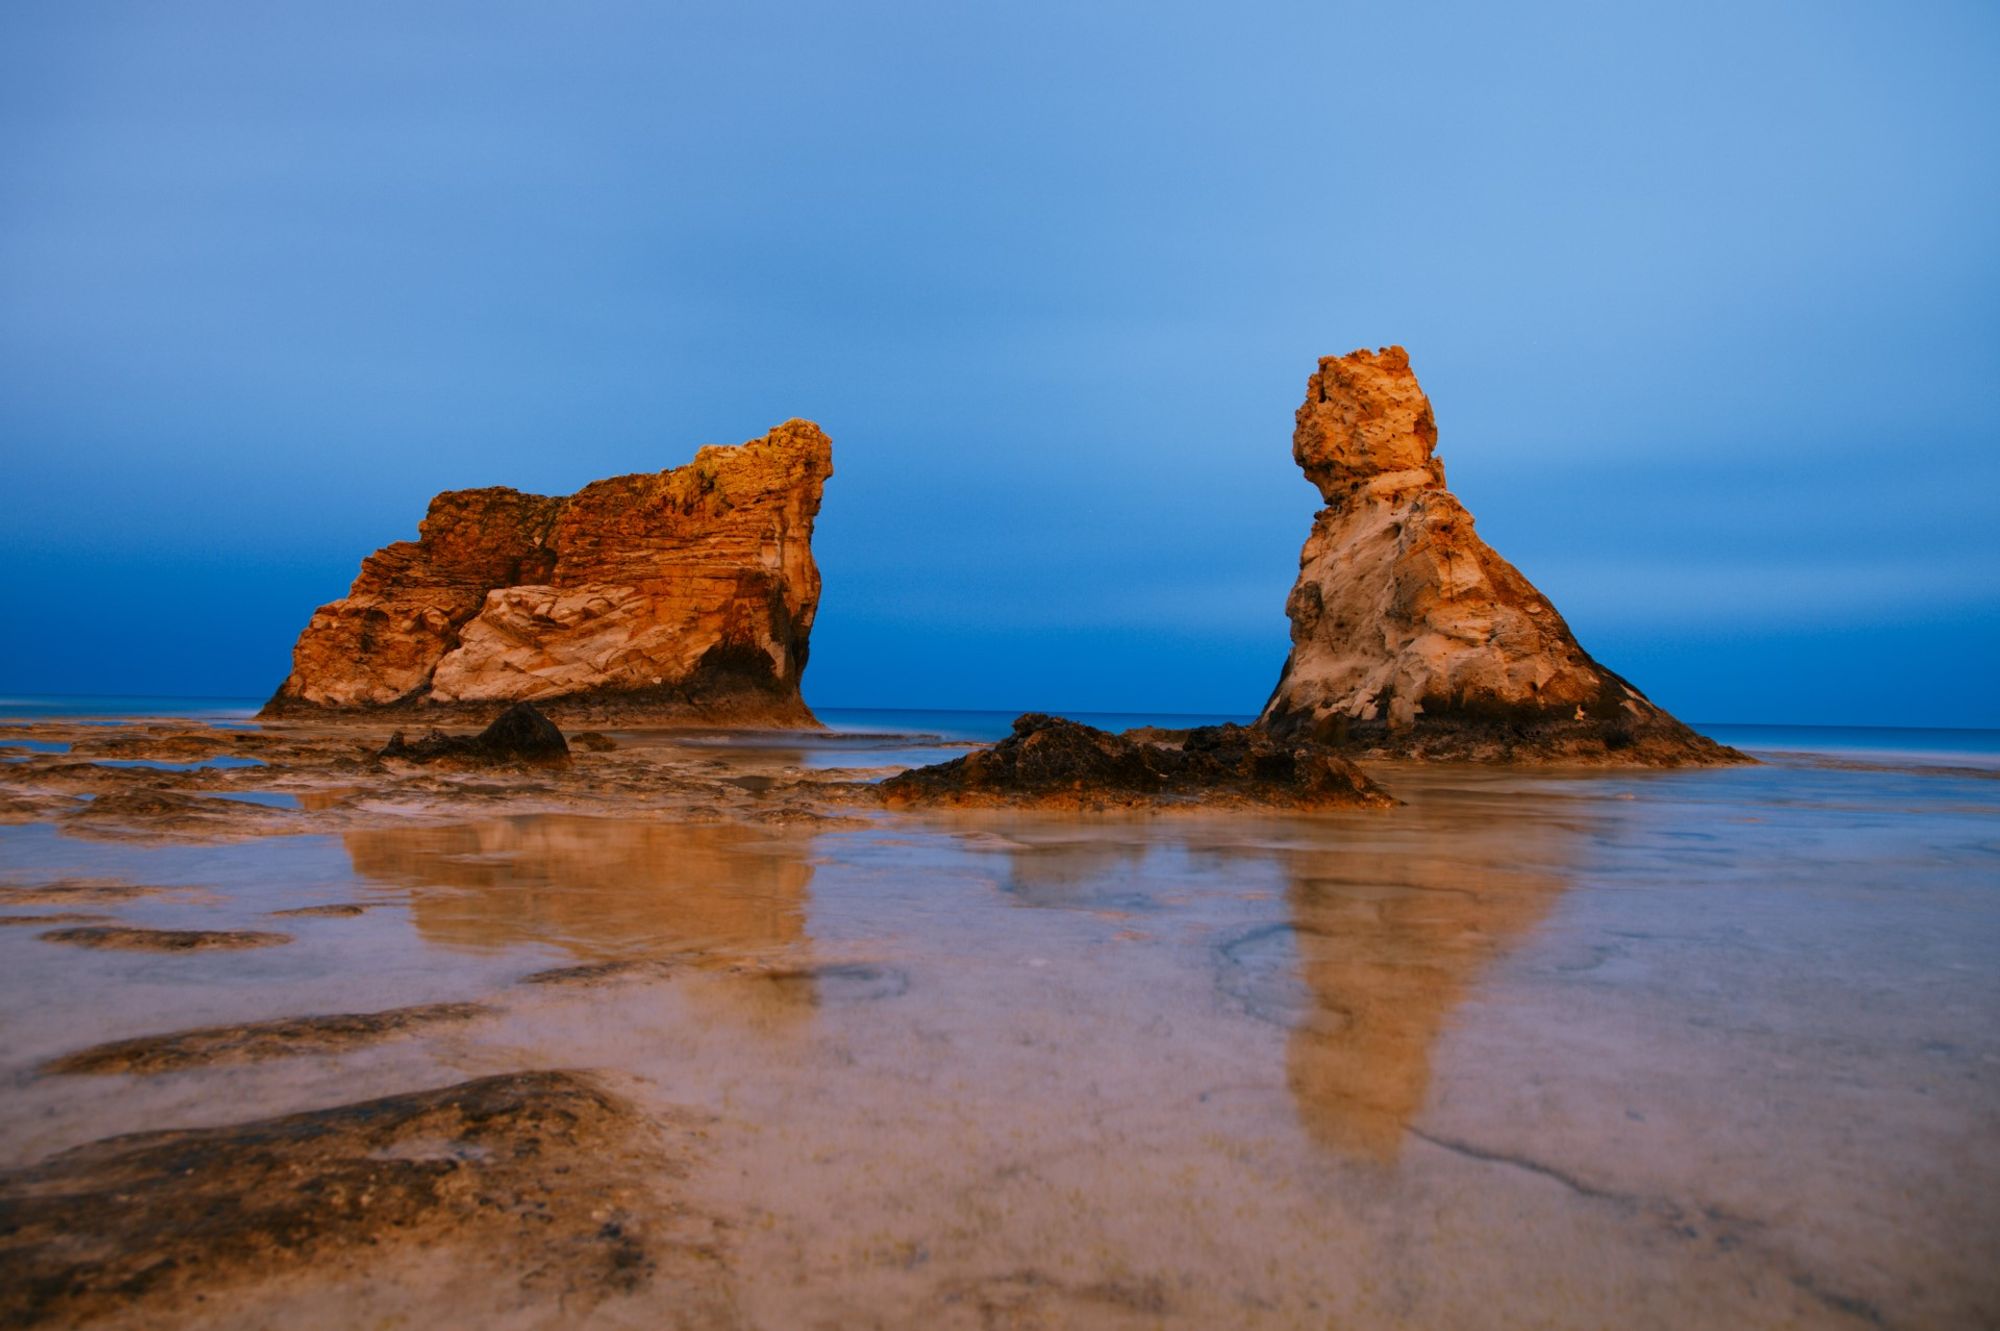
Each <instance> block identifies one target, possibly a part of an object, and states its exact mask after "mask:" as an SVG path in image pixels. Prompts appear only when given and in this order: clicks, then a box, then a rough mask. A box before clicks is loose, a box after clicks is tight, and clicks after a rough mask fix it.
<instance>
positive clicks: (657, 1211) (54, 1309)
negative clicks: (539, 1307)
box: [0, 1072, 726, 1327]
mask: <svg viewBox="0 0 2000 1331" xmlns="http://www.w3.org/2000/svg"><path fill="white" fill-rule="evenodd" d="M662 1155H663V1151H662V1148H661V1146H660V1145H658V1144H657V1143H656V1141H655V1139H654V1135H653V1134H652V1133H651V1132H650V1131H648V1129H647V1127H646V1124H645V1121H644V1119H643V1118H642V1116H640V1115H639V1114H637V1113H636V1112H635V1111H634V1110H632V1109H631V1108H630V1107H629V1106H627V1105H626V1104H624V1103H623V1102H622V1101H620V1100H618V1099H615V1098H614V1097H612V1096H610V1095H607V1094H606V1093H604V1092H603V1091H601V1090H599V1089H597V1088H596V1087H595V1086H592V1085H591V1084H590V1083H588V1082H586V1081H584V1080H582V1079H581V1078H579V1077H576V1076H574V1075H572V1074H570V1073H565V1072H524V1073H515V1074H511V1075H505V1076H498V1077H485V1078H481V1079H480V1080H477V1081H469V1082H465V1083H463V1084H461V1085H457V1086H450V1087H446V1088H444V1089H442V1090H434V1091H420V1092H417V1093H414V1094H409V1095H394V1096H389V1097H387V1098H385V1099H380V1100H370V1101H366V1102H363V1103H358V1104H350V1105H341V1106H337V1107H335V1108H331V1109H320V1110H314V1111H312V1112H309V1113H303V1114H292V1115H289V1116H287V1117H284V1118H273V1119H264V1120H261V1121H258V1122H253V1123H242V1124H237V1125H234V1126H230V1127H221V1128H200V1129H191V1130H185V1131H168V1132H145V1133H137V1134H134V1135H132V1136H126V1137H113V1138H109V1139H107V1140H105V1141H100V1142H93V1143H91V1144H90V1145H87V1146H80V1147H77V1148H76V1149H74V1150H70V1151H64V1152H62V1153H61V1154H59V1155H56V1156H53V1157H51V1158H50V1159H48V1160H45V1161H43V1162H42V1163H41V1164H38V1165H35V1166H32V1167H30V1168H27V1169H20V1170H13V1171H10V1172H7V1173H5V1174H0V1326H12V1327H30V1326H74V1325H77V1324H79V1323H82V1322H86V1321H91V1320H94V1319H97V1318H102V1317H107V1316H118V1317H122V1318H124V1319H126V1320H127V1322H128V1323H129V1324H134V1325H148V1326H158V1325H163V1324H173V1323H176V1322H181V1323H186V1322H193V1323H202V1322H204V1321H206V1320H208V1319H210V1318H212V1317H213V1315H214V1311H215V1309H214V1305H213V1303H212V1302H208V1303H207V1306H204V1303H205V1301H210V1300H213V1298H214V1297H215V1296H216V1295H218V1294H220V1293H222V1292H224V1291H231V1292H233V1293H237V1294H238V1295H239V1298H240V1296H245V1295H247V1296H253V1297H254V1296H256V1295H258V1294H261V1293H268V1294H270V1295H271V1296H272V1298H273V1299H275V1300H276V1302H275V1305H274V1306H267V1307H266V1308H265V1309H264V1311H265V1312H266V1313H268V1316H266V1317H262V1318H260V1317H258V1316H256V1315H255V1314H254V1313H251V1314H249V1315H244V1316H242V1317H241V1318H240V1320H241V1322H242V1324H245V1325H272V1326H281V1325H287V1324H289V1323H290V1322H291V1319H292V1318H293V1317H294V1316H297V1315H299V1314H302V1313H305V1312H307V1311H317V1309H315V1308H314V1302H315V1299H316V1298H317V1299H320V1300H323V1299H324V1297H325V1295H324V1291H323V1289H322V1288H318V1286H324V1285H326V1284H332V1285H350V1286H351V1285H354V1284H358V1283H361V1282H379V1284H377V1287H376V1288H377V1292H376V1294H375V1295H373V1297H375V1298H376V1299H377V1300H378V1301H386V1302H387V1304H388V1305H390V1306H384V1307H382V1308H379V1309H375V1310H374V1311H376V1312H377V1313H379V1314H380V1317H379V1320H380V1323H381V1324H383V1325H389V1324H400V1323H402V1322H403V1321H404V1320H405V1315H406V1314H407V1310H406V1309H401V1308H397V1307H395V1306H393V1305H394V1301H395V1299H396V1298H397V1297H398V1294H399V1289H398V1283H399V1282H398V1281H397V1279H396V1277H395V1274H394V1272H395V1268H393V1267H390V1268H387V1273H386V1274H385V1266H384V1264H385V1263H389V1262H392V1261H394V1260H396V1259H398V1258H399V1257H410V1258H414V1257H415V1256H417V1255H419V1254H420V1252H428V1253H439V1252H443V1253H447V1254H448V1260H446V1261H445V1262H444V1264H442V1265H437V1266H434V1267H432V1268H430V1269H429V1272H428V1274H427V1276H426V1279H427V1280H431V1281H435V1280H438V1279H443V1280H445V1281H446V1282H447V1289H446V1292H447V1293H449V1294H450V1295H451V1296H452V1297H453V1299H454V1300H455V1301H457V1306H459V1307H460V1308H461V1310H462V1315H463V1316H464V1317H465V1318H466V1319H467V1320H468V1322H469V1323H474V1324H479V1323H482V1322H484V1324H492V1323H491V1322H490V1321H486V1319H489V1318H490V1319H494V1320H497V1319H498V1317H499V1315H500V1314H501V1313H502V1312H503V1311H513V1309H512V1308H511V1307H510V1306H509V1305H510V1304H518V1303H519V1301H520V1291H521V1290H522V1289H523V1288H524V1287H538V1288H541V1289H545V1290H551V1291H552V1292H553V1293H554V1294H555V1295H556V1296H557V1297H558V1298H559V1299H560V1300H561V1301H562V1303H561V1306H562V1307H563V1309H564V1312H565V1314H566V1315H568V1316H578V1315H581V1314H582V1313H583V1312H585V1311H587V1310H588V1309H589V1308H590V1306H591V1305H593V1304H595V1303H597V1302H598V1301H600V1300H601V1299H603V1298H606V1297H608V1296H615V1295H617V1294H620V1293H625V1292H629V1291H631V1290H633V1289H635V1288H638V1287H639V1286H642V1285H645V1284H648V1283H651V1282H657V1281H661V1280H673V1281H674V1283H675V1286H676V1292H677V1294H678V1295H679V1296H680V1298H679V1305H678V1306H679V1307H680V1309H681V1310H682V1311H686V1312H689V1313H692V1312H693V1311H695V1310H696V1309H697V1308H699V1309H701V1310H703V1311H705V1312H706V1313H708V1314H709V1315H711V1316H721V1315H722V1314H723V1313H724V1312H725V1311H726V1306H725V1305H724V1303H723V1298H724V1297H725V1296H726V1290H724V1289H723V1288H722V1287H721V1284H720V1281H719V1279H718V1267H717V1263H716V1261H715V1258H714V1254H713V1252H712V1251H709V1250H707V1249H706V1247H705V1245H704V1246H700V1247H697V1246H691V1245H690V1244H689V1243H688V1241H687V1240H688V1237H689V1235H690V1232H691V1230H692V1229H693V1224H692V1223H691V1222H692V1221H694V1220H695V1219H696V1217H692V1216H690V1215H686V1214H675V1215H674V1216H672V1217H671V1218H669V1217H667V1216H666V1215H665V1214H663V1207H662V1202H661V1200H658V1199H656V1198H655V1197H653V1196H651V1195H649V1194H650V1192H651V1190H652V1189H653V1188H654V1187H655V1186H656V1185H655V1183H654V1182H653V1179H656V1178H658V1177H659V1176H660V1175H661V1174H662V1173H664V1176H665V1177H667V1178H669V1179H671V1178H678V1177H680V1176H682V1175H684V1174H685V1172H686V1164H685V1162H684V1161H682V1160H679V1159H675V1158H671V1157H669V1158H664V1159H662V1158H661V1157H662ZM649 1175H650V1176H651V1177H650V1178H649ZM639 1180H645V1181H643V1182H641V1181H639ZM669 1224H671V1227H672V1228H673V1230H674V1231H675V1235H674V1238H673V1240H672V1241H669V1240H667V1239H666V1238H665V1236H664V1231H665V1230H666V1229H667V1228H668V1226H669ZM287 1278H289V1279H290V1280H291V1281H294V1282H297V1281H302V1280H303V1281H308V1282H318V1286H315V1285H313V1284H307V1285H305V1286H303V1287H301V1286H298V1285H291V1286H287V1285H286V1284H284V1283H281V1282H283V1281H285V1280H286V1279H287ZM288 1297H289V1298H290V1299H291V1300H292V1301H293V1303H295V1304H297V1305H299V1306H294V1307H290V1308H288V1307H287V1306H286V1303H285V1299H286V1298H288ZM496 1300H499V1302H497V1303H496V1302H495V1301H496ZM231 1307H232V1308H233V1309H235V1310H236V1311H237V1312H239V1313H242V1312H243V1306H242V1305H241V1304H240V1302H238V1301H232V1304H231ZM355 1320H357V1321H366V1322H369V1323H370V1324H374V1323H375V1322H376V1321H377V1318H376V1317H373V1316H371V1317H357V1318H356V1319H355ZM691 1320H692V1318H691ZM718 1324H720V1323H718Z"/></svg>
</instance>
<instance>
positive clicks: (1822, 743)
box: [0, 694, 2000, 768]
mask: <svg viewBox="0 0 2000 1331" xmlns="http://www.w3.org/2000/svg"><path fill="white" fill-rule="evenodd" d="M262 705H263V699H261V698H183V697H170V696H160V695H147V694H74V695H57V694H4V695H0V720H47V719H54V718H58V717H70V718H87V719H103V720H107V721H110V720H119V719H123V718H127V717H134V716H174V717H187V718H190V719H197V720H208V721H224V722H229V721H247V720H249V719H250V718H251V717H252V716H254V715H255V714H256V712H257V709H258V708H259V707H261V706H262ZM814 710H815V711H816V712H817V713H818V715H819V718H820V719H821V720H822V721H824V722H826V724H827V726H828V727H829V728H830V729H832V730H835V731H840V732H846V733H852V734H881V735H935V736H937V737H939V738H940V739H944V740H949V741H972V740H977V741H991V740H997V739H1000V738H1002V737H1003V736H1005V735H1006V734H1007V733H1008V731H1009V730H1010V729H1011V728H1012V726H1013V723H1014V718H1015V717H1016V716H1018V715H1019V714H1020V713H1019V712H1016V711H989V710H963V711H958V710H946V709H938V708H884V707H817V708H815V709H814ZM1042 710H1046V711H1049V712H1052V713H1054V714H1055V715H1058V716H1064V717H1068V718H1069V719H1071V720H1073V721H1081V722H1083V723H1084V724H1086V725H1093V726H1097V727H1100V728H1101V729H1104V730H1125V729H1129V728H1130V727H1133V726H1165V727H1175V728H1178V727H1185V726H1204V725H1218V724H1220V723H1222V722H1225V721H1236V722H1241V723H1247V722H1249V721H1251V720H1253V719H1254V718H1253V717H1252V716H1251V715H1250V714H1247V713H1244V714H1235V715H1231V714H1227V713H1220V712H1093V711H1079V710H1070V709H1063V708H1045V709H1042ZM1695 729H1697V730H1699V731H1701V733H1702V734H1704V735H1707V736H1709V737H1710V738H1712V739H1716V740H1719V741H1721V742H1722V743H1724V744H1731V745H1734V746H1735V747H1737V748H1739V749H1742V750H1743V751H1745V752H1746V753H1754V754H1786V753H1802V754H1813V755H1817V756H1820V757H1827V758H1837V759H1846V760H1851V761H1855V762H1871V763H1873V762H1879V763H1891V764H1897V765H1910V764H1934V765H1938V766H1950V767H1990V768H2000V730H1981V729H1965V728H1957V729H1953V728H1944V727H1913V726H1780V725H1741V724H1727V725H1724V724H1706V723H1701V722H1696V723H1695Z"/></svg>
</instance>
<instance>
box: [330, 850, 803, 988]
mask: <svg viewBox="0 0 2000 1331" xmlns="http://www.w3.org/2000/svg"><path fill="white" fill-rule="evenodd" d="M346 842H347V852H348V854H349V855H350V856H351V857H352V858H353V861H354V869H355V872H356V873H358V874H361V875H363V876H364V877H368V878H373V879H376V880H378V881H381V882H387V883H394V884H396V885H398V886H401V887H408V888H412V889H415V890H414V891H413V892H412V893H411V897H410V910H411V915H412V919H413V920H414V922H415V924H416V927H417V931H418V933H420V934H422V935H423V936H424V937H425V938H426V939H428V940H430V941H431V942H433V943H439V944H443V945H445V946H453V947H473V948H502V947H511V946H516V945H519V944H523V943H548V944H552V945H555V946H558V947H561V948H563V949H565V950H566V951H568V952H570V953H571V954H573V955H574V956H576V957H577V958H578V959H580V960H584V961H602V960H619V959H624V958H632V957H656V956H661V955H664V954H667V953H671V952H676V951H682V950H697V949H698V950H702V951H704V952H707V953H711V954H713V955H716V956H719V957H724V958H727V957H732V956H743V957H751V956H759V955H763V954H768V953H771V952H774V951H778V950H783V949H792V948H796V947H797V946H798V945H800V944H803V943H804V942H805V941H806V918H805V917H806V904H807V892H808V889H809V888H810V886H811V883H812V875H813V869H812V862H811V860H810V859H808V858H807V850H808V843H809V838H807V837H804V836H787V835H782V834H778V835H774V834H772V833H769V832H763V831H753V830H751V829H748V828H744V827H740V826H734V825H726V824H725V825H708V824H687V823H653V822H633V821H626V820H621V819H609V818H588V817H581V816H567V815H543V816H538V817H532V818H506V819H495V820H493V821H490V822H482V823H470V824H461V825H459V826H454V827H381V828H371V829H368V830H366V831H357V832H349V833H347V835H346ZM436 888H447V889H458V890H456V891H435V890H427V889H436Z"/></svg>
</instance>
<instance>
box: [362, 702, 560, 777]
mask: <svg viewBox="0 0 2000 1331" xmlns="http://www.w3.org/2000/svg"><path fill="white" fill-rule="evenodd" d="M382 756H383V757H384V758H392V759H396V760H399V761H402V762H412V763H432V762H456V763H473V764H478V763H530V764H535V765H539V766H556V767H559V766H562V765H563V764H566V763H567V762H569V743H568V741H566V740H564V739H563V733H562V731H561V730H560V729H558V728H557V726H556V723H555V722H553V721H551V720H549V719H548V718H547V717H546V716H543V715H542V714H541V712H539V711H537V710H536V709H535V707H534V705H533V704H532V703H525V702H517V703H515V704H514V705H513V706H512V707H509V708H508V709H507V710H506V711H504V712H502V713H500V715H499V716H498V717H496V718H495V719H494V721H493V724H492V725H490V726H488V727H486V729H484V730H482V731H480V732H479V733H478V734H477V735H447V734H446V733H445V732H444V731H442V730H436V729H433V730H432V731H431V732H430V733H429V734H427V735H425V736H424V737H423V738H422V739H418V740H406V739H404V738H403V732H402V731H400V730H399V731H397V732H396V733H395V734H394V735H391V736H390V737H389V743H388V744H387V745H386V746H384V748H383V749H382Z"/></svg>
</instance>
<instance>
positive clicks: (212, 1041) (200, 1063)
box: [42, 1003, 492, 1076]
mask: <svg viewBox="0 0 2000 1331" xmlns="http://www.w3.org/2000/svg"><path fill="white" fill-rule="evenodd" d="M490 1011H492V1009H491V1008H488V1007H486V1006H485V1005H484V1004H481V1003H430V1004H426V1005H424V1006H422V1007H404V1008H390V1009H388V1010H386V1011H382V1012H342V1013H337V1014H334V1015H331V1016H320V1017H283V1018H280V1019H278V1020H276V1021H253V1022H244V1023H242V1024H239V1025H235V1026H203V1027H200V1028H198V1029H195V1030H187V1031H170V1032H168V1033H167V1034H165V1035H140V1036H135V1037H133V1038H131V1039H129V1040H113V1041H112V1042H111V1043H109V1044H100V1045H92V1046H91V1047H90V1048H88V1049H79V1050H77V1051H76V1052H75V1053H73V1054H64V1055H63V1056H62V1057H60V1058H57V1059H55V1060H53V1061H51V1062H49V1063H46V1064H44V1065H43V1066H42V1071H43V1072H45V1073H55V1074H60V1075H70V1076H75V1075H89V1074H102V1073H112V1072H120V1073H137V1074H148V1075H149V1074H152V1073H157V1072H175V1071H178V1070H180V1069H182V1068H190V1067H206V1066H209V1065H212V1064H217V1063H254V1062H259V1061H261V1060H263V1059H267V1058H286V1057H289V1056H291V1055H294V1054H330V1053H338V1052H340V1051H342V1050H346V1049H353V1048H358V1047H359V1046H361V1045H365V1044H373V1043H375V1042H376V1041H379V1040H387V1039H391V1038H393V1037H395V1036H398V1035H406V1034H409V1033H411V1032H413V1031H417V1030H421V1029H424V1028H427V1027H431V1026H438V1025H444V1024H448V1023H455V1022H464V1021H471V1020H472V1019H473V1018H475V1017H482V1016H485V1015H486V1014H487V1013H488V1012H490Z"/></svg>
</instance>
